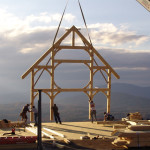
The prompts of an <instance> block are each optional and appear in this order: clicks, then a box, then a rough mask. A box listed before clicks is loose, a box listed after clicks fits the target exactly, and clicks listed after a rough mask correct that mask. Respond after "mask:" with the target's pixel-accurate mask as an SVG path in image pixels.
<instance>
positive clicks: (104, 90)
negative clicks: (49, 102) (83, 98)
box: [34, 88, 108, 92]
mask: <svg viewBox="0 0 150 150" xmlns="http://www.w3.org/2000/svg"><path fill="white" fill-rule="evenodd" d="M38 90H40V89H34V92H38ZM41 90H42V91H43V92H51V91H53V92H86V91H90V90H91V89H78V88H70V89H67V88H65V89H61V88H59V89H53V90H52V89H41ZM92 90H93V91H103V92H106V91H108V89H107V88H99V89H98V88H93V89H92Z"/></svg>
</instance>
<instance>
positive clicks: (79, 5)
mask: <svg viewBox="0 0 150 150" xmlns="http://www.w3.org/2000/svg"><path fill="white" fill-rule="evenodd" d="M78 4H79V7H80V11H81V14H82V18H83V21H84V24H85V27H86V30H87V34H88V37H89V41H90V44H91V46H92V45H93V44H92V40H91V37H90V34H89V31H88V27H87V24H86V20H85V17H84V13H83V10H82V7H81V4H80V1H79V0H78ZM94 62H95V64H96V65H97V66H98V64H97V62H96V60H95V59H94ZM100 73H101V74H102V76H103V78H104V79H105V81H106V83H108V82H107V80H106V78H105V76H104V74H103V72H102V70H100Z"/></svg>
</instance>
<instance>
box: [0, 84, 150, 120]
mask: <svg viewBox="0 0 150 150" xmlns="http://www.w3.org/2000/svg"><path fill="white" fill-rule="evenodd" d="M48 102H49V101H45V96H44V95H43V96H42V119H43V121H48V120H49V103H48ZM94 102H95V104H96V110H97V118H98V119H103V112H104V111H106V107H107V100H106V97H105V96H104V94H102V93H98V94H96V95H95V97H94ZM27 103H29V102H27ZM55 103H56V104H57V105H58V106H59V112H60V115H61V118H62V121H86V120H88V107H89V106H88V97H87V96H86V95H85V94H84V93H69V94H64V95H63V94H61V95H60V96H57V97H56V99H55ZM25 104H26V103H25V102H15V103H13V104H12V103H11V102H10V103H7V104H1V105H0V118H1V119H4V118H6V119H8V120H18V118H19V113H20V111H21V109H22V107H23V106H24V105H25ZM149 109H150V87H139V86H135V85H131V84H124V83H122V84H120V83H116V84H112V94H111V113H112V114H113V115H114V116H115V118H116V119H121V118H122V117H126V114H127V113H128V112H140V113H141V114H142V116H143V118H144V119H147V118H150V111H149Z"/></svg>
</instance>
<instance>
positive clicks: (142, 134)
mask: <svg viewBox="0 0 150 150" xmlns="http://www.w3.org/2000/svg"><path fill="white" fill-rule="evenodd" d="M112 144H114V145H115V146H123V145H124V146H127V147H150V125H131V126H128V128H127V129H126V130H124V131H123V132H120V133H119V134H118V137H117V138H116V139H115V140H114V141H113V142H112Z"/></svg>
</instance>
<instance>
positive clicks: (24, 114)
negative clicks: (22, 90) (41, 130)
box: [20, 104, 31, 124]
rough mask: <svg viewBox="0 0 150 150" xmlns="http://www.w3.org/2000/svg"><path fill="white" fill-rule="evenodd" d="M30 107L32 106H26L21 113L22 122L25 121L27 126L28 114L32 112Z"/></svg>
mask: <svg viewBox="0 0 150 150" xmlns="http://www.w3.org/2000/svg"><path fill="white" fill-rule="evenodd" d="M29 106H30V104H26V105H25V106H24V107H23V109H22V112H21V113H20V116H21V117H22V121H23V120H25V124H27V119H28V117H27V112H31V111H30V110H29Z"/></svg>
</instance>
